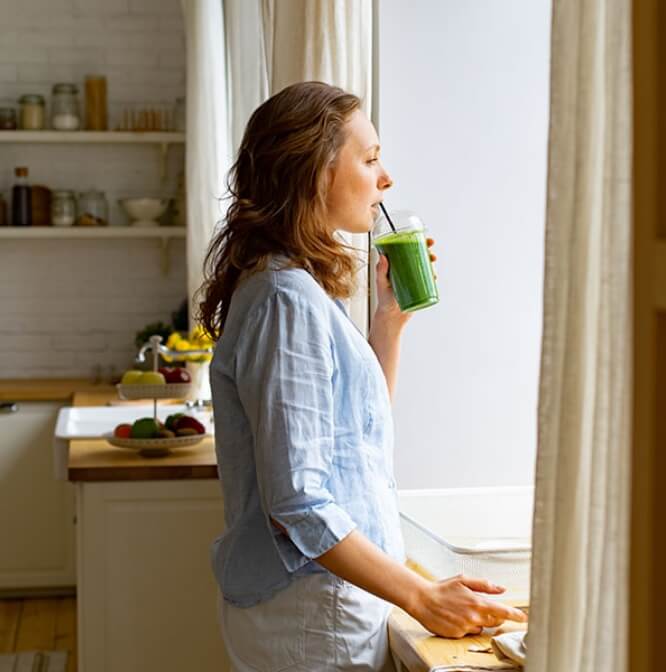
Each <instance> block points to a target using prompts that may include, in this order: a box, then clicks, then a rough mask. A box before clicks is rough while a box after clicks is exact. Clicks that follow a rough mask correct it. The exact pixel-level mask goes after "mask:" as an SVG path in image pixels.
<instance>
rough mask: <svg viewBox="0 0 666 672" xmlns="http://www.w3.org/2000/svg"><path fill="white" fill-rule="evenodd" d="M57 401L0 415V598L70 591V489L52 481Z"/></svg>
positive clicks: (73, 577)
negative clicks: (64, 589) (13, 595)
mask: <svg viewBox="0 0 666 672" xmlns="http://www.w3.org/2000/svg"><path fill="white" fill-rule="evenodd" d="M61 405H62V404H61V403H59V402H21V401H19V402H18V410H17V411H16V412H0V436H1V438H0V594H3V595H7V594H17V595H21V594H30V593H31V592H34V591H32V590H28V589H38V590H41V591H44V590H49V589H54V588H57V589H62V588H63V587H73V586H74V585H75V583H76V569H75V550H74V489H73V486H72V484H71V483H67V482H63V481H56V480H55V477H54V468H53V431H54V428H55V422H56V416H57V414H58V409H59V408H60V406H61Z"/></svg>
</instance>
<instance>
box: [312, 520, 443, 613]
mask: <svg viewBox="0 0 666 672" xmlns="http://www.w3.org/2000/svg"><path fill="white" fill-rule="evenodd" d="M316 560H317V562H318V563H319V564H320V565H322V567H325V568H326V569H327V570H328V571H329V572H332V573H333V574H336V575H337V576H339V577H340V578H342V579H344V580H345V581H349V583H353V584H354V585H356V586H358V587H359V588H363V590H366V591H368V592H369V593H372V594H373V595H376V596H377V597H381V598H382V599H383V600H386V601H387V602H391V603H392V604H395V605H397V606H399V607H401V608H402V609H404V610H405V611H406V612H407V613H409V614H413V613H414V612H415V610H416V606H417V604H418V601H419V599H420V595H421V593H423V592H424V590H426V589H427V586H428V584H429V583H430V582H429V581H427V580H426V579H424V578H423V577H421V576H419V575H418V574H416V573H415V572H413V571H412V570H411V569H408V568H407V567H406V566H405V565H402V564H400V563H399V562H396V561H395V560H393V559H392V558H391V557H389V556H388V555H386V553H384V552H383V551H382V550H380V549H379V548H378V547H377V546H375V545H374V544H373V543H372V542H370V541H369V540H368V539H367V538H366V537H365V536H364V535H363V534H361V533H360V532H358V531H357V530H354V531H353V532H351V534H349V535H347V536H346V537H345V538H344V539H343V540H342V541H341V542H339V543H338V544H336V545H335V546H334V547H333V548H331V549H330V550H329V551H327V552H326V553H324V554H323V555H321V556H319V557H318V558H317V559H316Z"/></svg>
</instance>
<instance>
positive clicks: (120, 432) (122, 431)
mask: <svg viewBox="0 0 666 672" xmlns="http://www.w3.org/2000/svg"><path fill="white" fill-rule="evenodd" d="M113 435H114V436H115V437H117V438H119V439H129V438H130V437H131V435H132V425H125V424H123V425H118V426H117V427H116V428H115V429H114V430H113Z"/></svg>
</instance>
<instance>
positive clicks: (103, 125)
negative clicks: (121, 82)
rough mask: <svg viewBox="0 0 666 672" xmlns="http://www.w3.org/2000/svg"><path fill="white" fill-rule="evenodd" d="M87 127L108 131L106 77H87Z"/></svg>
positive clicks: (91, 129) (93, 129) (92, 129)
mask: <svg viewBox="0 0 666 672" xmlns="http://www.w3.org/2000/svg"><path fill="white" fill-rule="evenodd" d="M85 90H86V128H87V129H88V130H89V131H106V130H107V128H108V124H107V110H106V108H107V105H106V77H102V76H98V75H88V76H87V77H86V85H85Z"/></svg>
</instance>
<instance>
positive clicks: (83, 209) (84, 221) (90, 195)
mask: <svg viewBox="0 0 666 672" xmlns="http://www.w3.org/2000/svg"><path fill="white" fill-rule="evenodd" d="M78 212H79V216H78V218H77V220H76V223H77V224H78V225H79V226H107V225H108V223H109V204H108V203H107V200H106V196H105V195H104V192H103V191H96V190H95V189H91V190H90V191H86V192H83V193H81V194H79V207H78Z"/></svg>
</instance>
